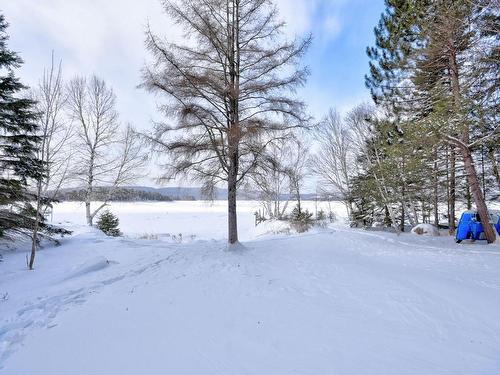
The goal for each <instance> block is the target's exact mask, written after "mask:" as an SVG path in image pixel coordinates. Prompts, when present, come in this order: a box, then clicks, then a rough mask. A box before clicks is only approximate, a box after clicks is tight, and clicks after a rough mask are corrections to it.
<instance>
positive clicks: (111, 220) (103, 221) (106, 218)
mask: <svg viewBox="0 0 500 375" xmlns="http://www.w3.org/2000/svg"><path fill="white" fill-rule="evenodd" d="M119 223H120V221H119V219H118V218H117V217H116V216H115V215H113V213H112V212H111V211H109V210H106V211H104V212H103V213H102V214H101V216H99V220H98V221H97V228H99V229H100V230H102V231H103V232H104V234H105V235H106V236H111V237H119V236H121V235H122V233H121V232H120V228H118V225H119Z"/></svg>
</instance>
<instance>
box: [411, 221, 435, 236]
mask: <svg viewBox="0 0 500 375" xmlns="http://www.w3.org/2000/svg"><path fill="white" fill-rule="evenodd" d="M411 232H412V233H413V234H417V235H419V236H439V230H438V229H437V228H436V227H435V226H434V225H432V224H418V225H416V226H415V227H414V228H413V229H412V230H411Z"/></svg>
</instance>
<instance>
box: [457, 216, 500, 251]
mask: <svg viewBox="0 0 500 375" xmlns="http://www.w3.org/2000/svg"><path fill="white" fill-rule="evenodd" d="M488 214H489V216H490V223H491V224H492V225H493V226H494V227H495V228H496V230H497V232H498V234H499V235H500V211H494V210H490V211H489V212H488ZM468 239H470V240H472V241H476V240H484V239H486V238H485V236H484V231H483V225H482V224H481V221H480V219H479V215H478V213H477V211H465V212H464V213H462V216H461V217H460V221H459V222H458V228H457V234H456V236H455V241H456V242H457V243H460V242H462V241H463V240H468Z"/></svg>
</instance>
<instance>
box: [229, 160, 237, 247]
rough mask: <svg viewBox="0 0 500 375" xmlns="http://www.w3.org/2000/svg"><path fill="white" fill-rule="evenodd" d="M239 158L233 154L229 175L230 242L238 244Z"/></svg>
mask: <svg viewBox="0 0 500 375" xmlns="http://www.w3.org/2000/svg"><path fill="white" fill-rule="evenodd" d="M237 163H238V156H237V152H235V151H234V152H233V155H231V158H230V165H229V175H228V180H227V218H228V221H227V223H228V242H229V243H230V244H234V243H236V242H238V218H237V215H236V181H237V178H238V164H237Z"/></svg>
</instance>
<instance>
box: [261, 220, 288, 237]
mask: <svg viewBox="0 0 500 375" xmlns="http://www.w3.org/2000/svg"><path fill="white" fill-rule="evenodd" d="M291 232H292V228H291V226H290V222H288V221H285V220H266V221H263V222H262V223H260V224H259V225H257V226H256V227H255V228H254V236H255V237H260V236H268V235H276V234H290V233H291Z"/></svg>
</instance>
